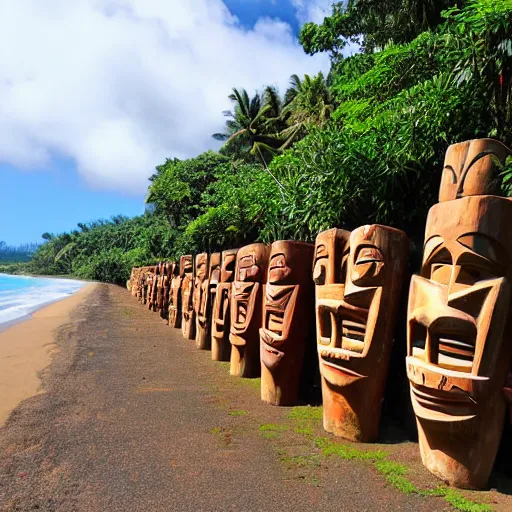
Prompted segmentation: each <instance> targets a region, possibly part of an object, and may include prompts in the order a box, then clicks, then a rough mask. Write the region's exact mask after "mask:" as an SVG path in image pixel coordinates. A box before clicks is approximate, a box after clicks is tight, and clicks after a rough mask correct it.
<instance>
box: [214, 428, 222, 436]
mask: <svg viewBox="0 0 512 512" xmlns="http://www.w3.org/2000/svg"><path fill="white" fill-rule="evenodd" d="M222 431H223V429H222V427H213V428H212V434H215V435H217V434H220V433H221V432H222Z"/></svg>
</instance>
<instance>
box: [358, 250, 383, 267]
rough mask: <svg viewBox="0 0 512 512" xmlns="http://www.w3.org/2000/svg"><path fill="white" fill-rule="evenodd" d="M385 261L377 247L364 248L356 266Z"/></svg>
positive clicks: (360, 252)
mask: <svg viewBox="0 0 512 512" xmlns="http://www.w3.org/2000/svg"><path fill="white" fill-rule="evenodd" d="M382 261H384V257H383V256H382V253H381V252H380V251H379V249H377V248H376V247H363V248H362V249H361V250H360V251H359V254H358V255H357V259H356V265H363V264H364V263H380V262H382Z"/></svg>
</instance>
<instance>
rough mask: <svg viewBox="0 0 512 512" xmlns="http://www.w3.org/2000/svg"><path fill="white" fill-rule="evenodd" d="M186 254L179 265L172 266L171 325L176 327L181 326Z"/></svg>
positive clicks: (170, 292) (170, 291)
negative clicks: (182, 285) (182, 287)
mask: <svg viewBox="0 0 512 512" xmlns="http://www.w3.org/2000/svg"><path fill="white" fill-rule="evenodd" d="M184 258H186V256H182V257H181V258H180V263H179V265H178V264H177V263H176V264H174V266H173V267H172V270H171V272H172V276H171V277H172V279H171V288H170V290H169V325H170V326H171V327H174V328H176V329H179V328H180V327H181V280H182V278H183V277H184V275H185V260H184Z"/></svg>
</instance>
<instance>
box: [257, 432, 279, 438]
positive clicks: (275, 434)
mask: <svg viewBox="0 0 512 512" xmlns="http://www.w3.org/2000/svg"><path fill="white" fill-rule="evenodd" d="M261 436H262V437H263V438H264V439H278V438H279V437H281V432H261Z"/></svg>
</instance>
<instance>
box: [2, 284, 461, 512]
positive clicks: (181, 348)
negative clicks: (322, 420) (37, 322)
mask: <svg viewBox="0 0 512 512" xmlns="http://www.w3.org/2000/svg"><path fill="white" fill-rule="evenodd" d="M58 338H59V339H58V340H57V342H58V344H59V346H60V348H61V351H60V353H59V354H58V355H57V356H56V358H55V360H54V362H53V364H52V366H51V367H50V368H49V369H48V370H47V371H46V373H45V375H43V382H44V385H45V389H46V393H44V394H41V395H38V396H36V397H33V398H31V399H29V400H27V401H25V402H23V403H22V405H21V406H20V407H18V408H17V409H16V410H15V411H14V412H13V414H12V415H11V416H10V418H9V420H8V421H7V423H6V426H5V427H4V428H3V429H0V510H6V511H7V510H8V511H11V510H12V511H14V510H17V511H18V510H19V511H28V510H40V511H65V512H71V511H80V512H81V511H96V512H98V511H99V512H103V511H127V512H132V511H139V510H140V511H144V512H151V511H180V512H181V511H183V512H185V511H191V512H192V511H193V512H198V511H228V510H232V511H251V512H252V511H265V512H271V511H280V512H285V511H293V512H299V511H316V510H322V511H325V512H326V511H331V510H332V511H340V510H343V511H345V512H351V511H357V512H362V511H366V510H379V511H388V510H389V511H397V510H415V511H423V510H432V511H433V510H450V508H451V507H450V506H449V505H448V503H447V502H446V501H445V499H443V498H440V497H428V498H425V497H422V496H420V495H418V494H414V493H413V494H406V493H405V492H400V491H398V490H396V489H395V488H394V487H393V486H391V485H390V484H389V483H388V482H387V480H386V478H385V477H384V476H383V472H382V468H381V471H380V472H379V471H378V470H376V466H375V464H374V463H373V462H371V463H370V462H368V461H367V460H364V459H365V458H364V457H358V456H354V457H352V456H348V457H345V456H344V457H327V456H324V455H322V453H321V451H320V449H319V446H320V445H319V441H318V439H319V438H318V437H317V432H318V425H319V422H318V421H317V420H318V418H317V416H318V414H317V413H318V410H315V409H314V408H304V407H303V408H297V409H290V408H276V407H269V406H265V405H264V404H262V403H261V402H260V400H259V393H258V392H257V390H256V389H255V387H257V381H256V382H255V381H249V382H247V381H241V380H240V379H234V378H231V377H229V375H228V373H227V368H226V364H221V363H214V362H212V361H211V360H210V354H209V352H201V351H198V350H196V349H195V347H194V344H193V342H190V341H186V340H184V339H183V338H182V337H181V333H180V331H178V330H173V329H171V328H169V327H167V326H166V325H164V324H163V322H161V321H160V320H159V319H158V318H157V315H156V314H152V313H150V312H149V311H147V310H146V309H145V308H143V307H141V306H140V304H139V303H137V301H136V300H134V299H133V298H132V297H131V296H130V295H129V294H128V293H127V292H126V290H123V289H121V288H117V287H113V286H106V285H105V286H101V287H99V288H98V290H97V292H95V293H94V294H93V295H91V296H89V297H88V298H87V299H86V301H85V302H84V303H83V304H82V305H81V306H80V307H79V309H78V310H77V311H76V313H75V314H74V320H73V322H72V323H71V324H68V325H67V326H64V327H63V328H61V330H60V333H59V337H58ZM326 439H328V438H326ZM327 442H329V441H327ZM320 448H321V446H320ZM364 448H372V447H364ZM372 449H373V448H372ZM401 449H402V451H403V453H404V454H405V455H403V457H405V458H406V459H407V457H410V458H411V459H415V461H414V464H416V466H414V464H413V466H414V467H413V469H412V478H413V479H414V478H417V479H419V480H421V481H422V482H427V484H428V485H431V486H435V485H437V482H436V481H434V480H433V479H431V478H430V477H429V476H428V473H427V472H425V471H422V470H421V468H419V466H418V463H417V455H416V451H415V450H416V446H415V445H410V446H409V444H408V443H405V444H404V446H403V447H401ZM350 453H352V452H350ZM377 458H378V457H377ZM358 459H361V460H358ZM415 468H416V469H415ZM416 472H419V473H418V474H416Z"/></svg>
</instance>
